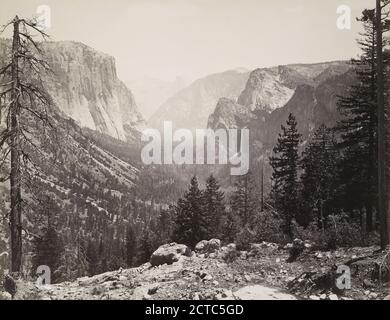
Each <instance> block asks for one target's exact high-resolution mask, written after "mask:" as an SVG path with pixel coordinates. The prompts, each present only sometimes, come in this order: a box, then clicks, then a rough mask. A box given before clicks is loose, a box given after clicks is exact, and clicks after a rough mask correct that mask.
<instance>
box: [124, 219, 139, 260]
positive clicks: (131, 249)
mask: <svg viewBox="0 0 390 320" xmlns="http://www.w3.org/2000/svg"><path fill="white" fill-rule="evenodd" d="M136 254H137V238H136V235H135V232H134V229H133V227H132V226H131V225H128V226H127V230H126V264H127V266H128V267H132V266H133V264H134V260H135V259H134V258H135V257H136Z"/></svg>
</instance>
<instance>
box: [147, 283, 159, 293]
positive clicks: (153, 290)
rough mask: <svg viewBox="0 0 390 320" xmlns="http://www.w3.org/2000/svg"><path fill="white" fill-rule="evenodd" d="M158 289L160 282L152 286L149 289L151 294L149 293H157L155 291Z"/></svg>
mask: <svg viewBox="0 0 390 320" xmlns="http://www.w3.org/2000/svg"><path fill="white" fill-rule="evenodd" d="M157 290H158V284H156V285H154V286H152V287H150V288H149V289H148V294H149V295H152V294H155V293H156V292H157Z"/></svg>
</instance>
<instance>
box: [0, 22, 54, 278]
mask: <svg viewBox="0 0 390 320" xmlns="http://www.w3.org/2000/svg"><path fill="white" fill-rule="evenodd" d="M8 27H13V37H12V48H11V52H10V55H9V57H8V58H7V60H6V63H5V65H4V66H3V67H2V68H1V69H0V115H1V118H0V120H1V121H4V123H5V128H4V129H3V130H1V132H0V150H2V151H3V152H2V153H3V155H2V156H1V157H0V165H4V164H6V162H7V161H8V159H9V155H10V170H9V176H7V177H6V179H9V180H10V202H11V208H10V209H11V210H10V216H9V224H10V234H11V272H20V271H21V265H22V230H23V227H22V174H23V170H22V169H23V168H27V167H28V163H29V161H30V156H29V154H28V153H27V152H26V145H30V146H32V147H34V148H36V147H37V146H36V143H35V142H34V138H33V137H32V132H31V130H30V127H31V123H34V122H40V123H42V124H44V126H47V125H50V120H49V116H48V109H49V107H50V106H51V105H52V101H51V99H50V97H49V95H48V94H47V93H46V91H45V90H44V87H43V82H42V79H41V74H42V73H43V72H46V71H49V70H50V68H49V65H48V64H47V62H46V61H45V60H44V58H43V52H42V50H41V48H40V43H38V42H37V41H35V40H34V36H33V34H32V33H36V34H37V35H39V36H41V37H43V40H45V39H47V38H48V35H47V34H46V33H45V32H44V31H43V30H41V29H40V28H39V27H38V24H37V23H36V22H35V21H33V20H27V19H22V18H19V17H18V16H16V17H15V18H14V19H13V20H12V21H11V22H9V23H8V24H6V25H5V26H4V29H3V31H4V30H6V29H7V28H8ZM30 32H32V33H30ZM6 179H3V180H6Z"/></svg>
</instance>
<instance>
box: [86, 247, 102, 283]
mask: <svg viewBox="0 0 390 320" xmlns="http://www.w3.org/2000/svg"><path fill="white" fill-rule="evenodd" d="M85 256H86V259H87V263H88V274H89V276H94V275H96V274H98V273H99V257H98V253H97V249H96V246H95V244H94V243H93V242H92V241H91V240H89V241H88V244H87V251H86V253H85Z"/></svg>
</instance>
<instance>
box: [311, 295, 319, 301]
mask: <svg viewBox="0 0 390 320" xmlns="http://www.w3.org/2000/svg"><path fill="white" fill-rule="evenodd" d="M309 299H310V300H321V299H320V297H319V296H315V295H311V296H310V297H309Z"/></svg>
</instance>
